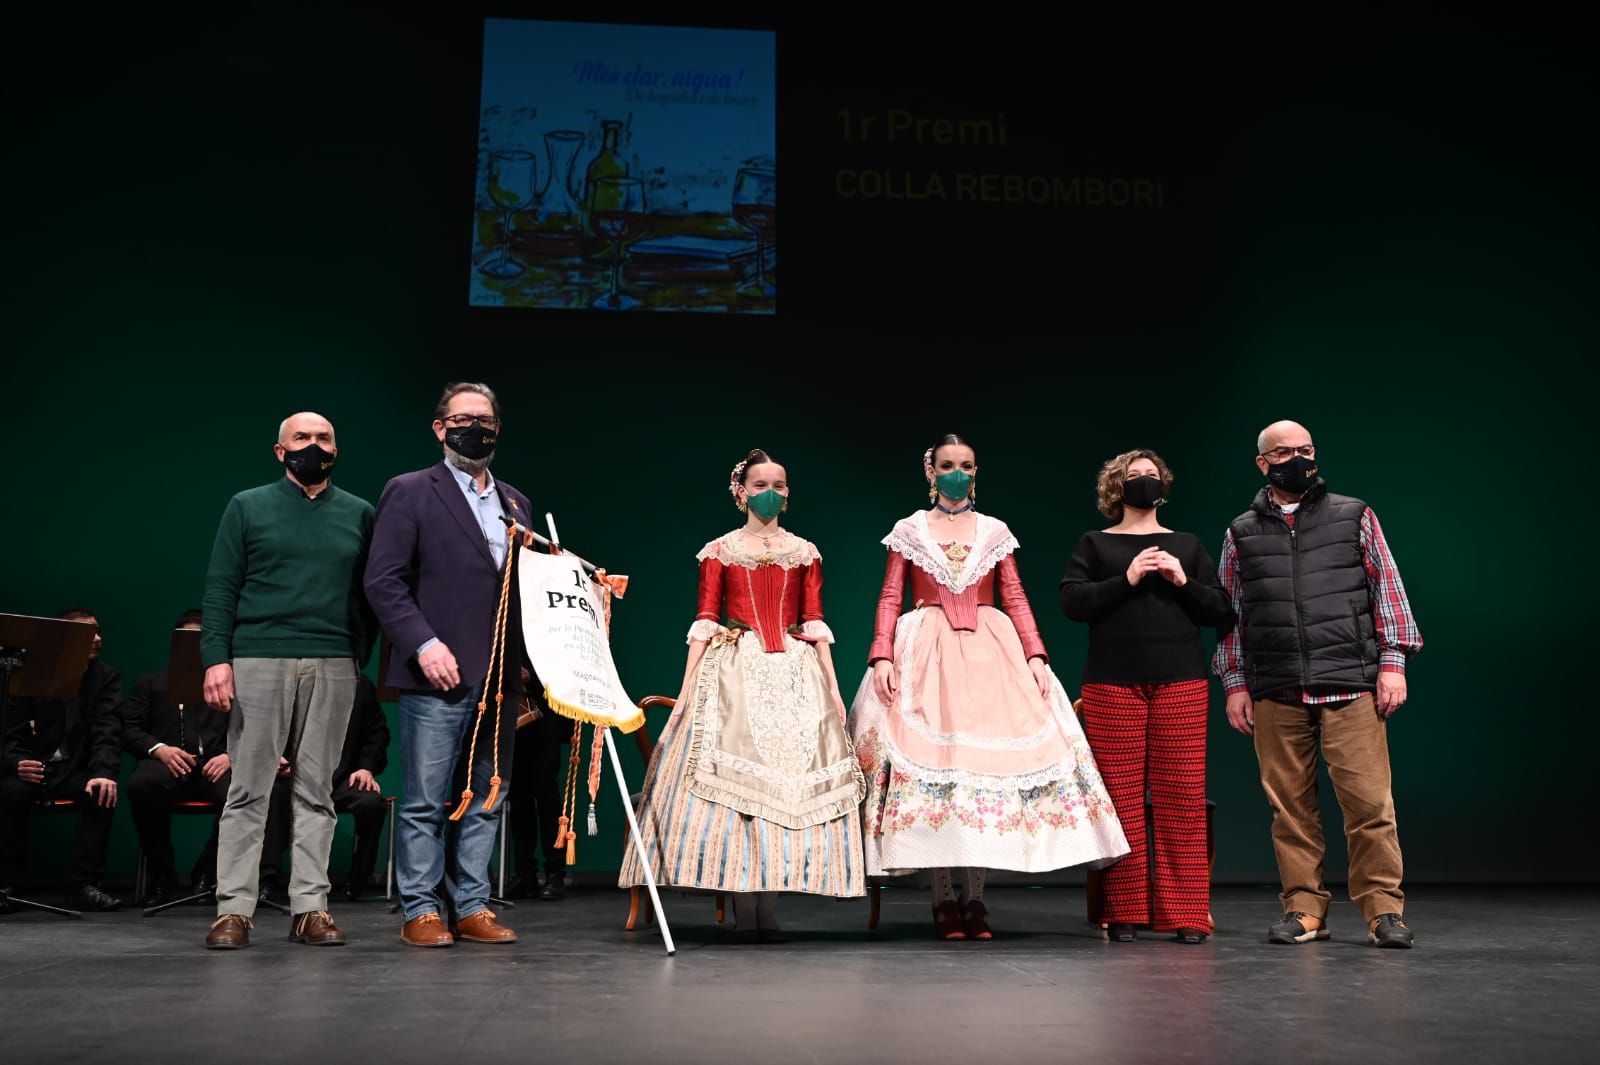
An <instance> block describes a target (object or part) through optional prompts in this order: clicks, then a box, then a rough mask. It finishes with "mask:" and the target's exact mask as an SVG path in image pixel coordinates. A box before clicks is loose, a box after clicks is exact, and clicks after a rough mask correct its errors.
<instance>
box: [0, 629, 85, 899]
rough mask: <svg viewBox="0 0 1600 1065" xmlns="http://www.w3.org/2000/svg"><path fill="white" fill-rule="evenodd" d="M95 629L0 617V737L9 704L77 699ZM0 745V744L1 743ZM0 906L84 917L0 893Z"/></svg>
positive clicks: (5, 729)
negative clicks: (19, 700) (0, 675)
mask: <svg viewBox="0 0 1600 1065" xmlns="http://www.w3.org/2000/svg"><path fill="white" fill-rule="evenodd" d="M93 645H94V626H93V625H90V624H89V623H88V622H86V621H62V620H61V619H59V618H35V617H29V616H27V615H25V614H0V673H3V674H4V681H3V687H0V737H4V736H5V735H6V734H7V730H8V728H9V720H8V719H9V717H10V713H11V699H12V697H13V696H17V697H19V698H33V699H76V698H77V697H78V689H79V688H80V687H81V686H82V684H83V674H84V671H85V670H87V669H88V668H89V649H90V647H92V646H93ZM3 742H4V741H3V739H0V743H3ZM0 903H4V904H6V905H7V906H21V907H23V908H24V909H30V910H43V911H44V912H46V913H54V914H59V915H60V916H62V917H79V918H81V917H82V916H83V914H82V913H80V912H78V911H77V910H69V909H64V908H63V907H60V906H49V905H46V904H45V903H42V902H35V901H33V900H32V899H24V898H20V897H18V896H16V895H11V894H7V893H6V892H5V889H4V888H3V887H0Z"/></svg>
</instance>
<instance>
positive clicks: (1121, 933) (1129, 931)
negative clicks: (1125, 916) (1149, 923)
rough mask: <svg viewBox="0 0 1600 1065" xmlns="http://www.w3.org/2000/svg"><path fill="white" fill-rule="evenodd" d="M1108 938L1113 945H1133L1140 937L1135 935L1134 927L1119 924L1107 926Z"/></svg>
mask: <svg viewBox="0 0 1600 1065" xmlns="http://www.w3.org/2000/svg"><path fill="white" fill-rule="evenodd" d="M1106 938H1107V939H1109V940H1111V942H1113V943H1132V942H1133V941H1134V940H1135V939H1137V938H1138V937H1137V936H1136V935H1134V932H1133V925H1131V924H1121V923H1120V922H1119V923H1113V924H1110V925H1107V926H1106Z"/></svg>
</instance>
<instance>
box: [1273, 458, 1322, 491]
mask: <svg viewBox="0 0 1600 1065" xmlns="http://www.w3.org/2000/svg"><path fill="white" fill-rule="evenodd" d="M1267 480H1269V481H1271V482H1272V483H1273V484H1275V485H1277V486H1278V487H1279V488H1281V489H1283V490H1284V491H1285V492H1292V493H1293V494H1295V495H1299V494H1300V493H1301V492H1304V491H1305V490H1306V489H1307V488H1310V487H1311V486H1312V485H1313V484H1315V483H1316V480H1317V460H1316V459H1308V458H1306V457H1305V456H1304V455H1296V456H1295V457H1294V458H1292V459H1289V460H1288V461H1287V462H1278V463H1268V464H1267Z"/></svg>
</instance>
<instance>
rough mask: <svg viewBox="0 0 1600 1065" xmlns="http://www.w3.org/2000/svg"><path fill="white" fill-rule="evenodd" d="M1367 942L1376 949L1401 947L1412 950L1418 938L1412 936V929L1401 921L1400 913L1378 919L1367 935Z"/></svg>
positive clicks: (1388, 914) (1383, 915)
mask: <svg viewBox="0 0 1600 1065" xmlns="http://www.w3.org/2000/svg"><path fill="white" fill-rule="evenodd" d="M1367 942H1368V943H1371V944H1372V945H1373V946H1375V947H1399V948H1400V949H1402V950H1410V949H1411V947H1412V946H1414V945H1415V943H1416V937H1415V936H1413V935H1412V934H1411V929H1409V928H1407V927H1406V923H1405V922H1404V921H1402V920H1401V919H1400V915H1399V914H1398V913H1385V914H1381V915H1380V916H1379V917H1378V921H1377V923H1376V924H1374V925H1373V926H1372V931H1370V932H1368V933H1367Z"/></svg>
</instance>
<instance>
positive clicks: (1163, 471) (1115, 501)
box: [1095, 447, 1172, 521]
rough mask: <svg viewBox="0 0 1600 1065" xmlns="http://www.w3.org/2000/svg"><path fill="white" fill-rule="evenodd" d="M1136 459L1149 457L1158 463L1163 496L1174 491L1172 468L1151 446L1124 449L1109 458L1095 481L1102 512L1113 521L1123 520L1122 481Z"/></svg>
mask: <svg viewBox="0 0 1600 1065" xmlns="http://www.w3.org/2000/svg"><path fill="white" fill-rule="evenodd" d="M1136 459H1149V460H1150V461H1151V462H1153V463H1155V464H1156V472H1157V473H1159V474H1160V475H1161V494H1162V495H1163V496H1165V495H1167V494H1168V493H1169V492H1171V491H1172V468H1171V467H1169V466H1168V465H1167V464H1166V463H1165V462H1164V461H1162V458H1161V456H1160V455H1157V454H1156V453H1155V452H1154V451H1151V450H1150V449H1149V448H1145V447H1141V448H1137V449H1135V450H1133V451H1124V452H1123V453H1122V454H1120V455H1118V456H1117V457H1115V458H1112V459H1107V460H1106V464H1105V465H1104V466H1101V467H1100V477H1099V479H1098V480H1097V481H1096V482H1095V491H1096V493H1097V494H1098V495H1099V497H1100V501H1099V506H1100V513H1102V514H1104V515H1105V516H1106V517H1108V518H1110V519H1111V520H1112V521H1121V520H1122V483H1123V482H1124V481H1126V480H1127V479H1128V467H1129V466H1131V465H1133V463H1134V460H1136Z"/></svg>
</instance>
